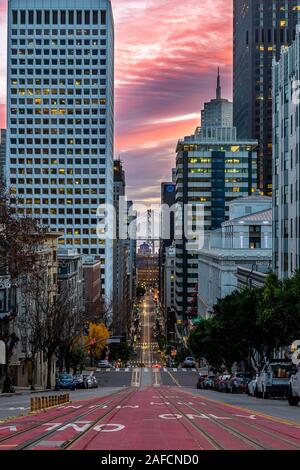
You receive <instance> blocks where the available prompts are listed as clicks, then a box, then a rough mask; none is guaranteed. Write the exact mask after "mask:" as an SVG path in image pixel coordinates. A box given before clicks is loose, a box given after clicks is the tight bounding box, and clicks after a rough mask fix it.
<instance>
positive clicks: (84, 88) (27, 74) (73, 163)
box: [6, 0, 114, 299]
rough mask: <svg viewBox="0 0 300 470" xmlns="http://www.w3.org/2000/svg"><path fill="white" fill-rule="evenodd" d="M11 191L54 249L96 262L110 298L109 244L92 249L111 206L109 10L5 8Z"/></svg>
mask: <svg viewBox="0 0 300 470" xmlns="http://www.w3.org/2000/svg"><path fill="white" fill-rule="evenodd" d="M7 84H8V88H7V157H6V158H7V168H8V184H9V186H11V187H13V188H15V192H16V194H17V197H18V199H19V206H20V212H21V213H24V214H28V215H33V216H37V217H39V218H40V219H41V220H42V222H43V223H44V224H45V225H46V226H49V227H51V228H52V229H54V230H59V231H64V235H63V236H62V237H61V239H60V241H59V243H60V245H63V246H68V245H70V244H72V245H74V246H75V248H77V249H78V250H79V251H80V252H81V253H82V254H85V255H95V256H100V257H101V260H102V285H103V293H104V295H105V298H107V299H110V298H112V290H113V273H112V262H111V260H112V241H111V240H105V242H104V241H103V240H99V238H98V236H97V224H98V222H99V224H100V227H99V233H100V232H101V231H102V232H103V233H104V230H105V229H104V223H103V222H102V220H98V218H97V208H98V206H99V205H100V204H105V203H106V204H112V203H113V137H114V136H113V134H114V132H113V129H114V92H113V88H114V23H113V16H112V9H111V3H110V0H70V1H68V2H53V1H52V0H41V1H40V2H38V4H37V2H36V1H35V0H10V1H9V9H8V73H7Z"/></svg>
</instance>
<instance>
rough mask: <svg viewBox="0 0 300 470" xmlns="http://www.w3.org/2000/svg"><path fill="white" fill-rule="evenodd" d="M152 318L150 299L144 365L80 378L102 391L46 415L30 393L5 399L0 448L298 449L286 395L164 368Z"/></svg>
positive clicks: (188, 367) (299, 413)
mask: <svg viewBox="0 0 300 470" xmlns="http://www.w3.org/2000/svg"><path fill="white" fill-rule="evenodd" d="M153 319H154V302H153V299H152V298H151V297H148V298H146V300H145V302H144V304H143V311H142V315H141V327H142V341H141V345H142V346H143V347H140V348H139V351H138V356H137V360H138V362H140V365H142V367H141V366H140V367H135V366H132V365H130V364H129V365H128V367H122V368H113V367H112V364H105V366H107V365H108V366H109V367H101V365H100V364H99V367H97V369H96V370H95V371H94V372H93V373H91V372H88V373H87V374H86V373H83V374H82V375H83V376H85V375H88V376H90V375H91V376H94V377H95V379H96V380H97V383H98V388H90V387H89V388H86V387H85V386H82V387H81V388H76V389H75V390H74V391H72V390H71V391H70V400H71V401H70V403H66V404H63V405H60V406H58V407H54V408H50V409H49V410H46V411H44V412H42V413H40V412H38V413H31V414H29V398H30V396H32V395H30V394H24V395H20V396H14V397H9V396H6V397H1V399H0V417H1V418H2V421H1V422H0V448H1V449H2V450H6V449H35V450H39V449H47V450H55V449H66V450H67V449H97V450H101V449H105V450H114V449H118V450H130V449H132V448H134V449H136V450H138V449H143V450H159V449H162V450H177V449H182V450H201V449H202V450H217V449H218V450H222V449H234V450H247V449H248V450H263V449H286V450H288V449H290V450H294V449H295V450H300V407H291V406H289V405H288V402H287V401H286V400H285V399H284V398H283V397H281V398H280V397H278V398H276V399H275V398H272V397H271V396H270V398H269V399H268V400H266V399H265V400H263V399H258V398H256V397H254V396H248V395H247V393H245V392H248V393H250V391H249V390H248V387H249V386H250V384H251V382H252V381H251V380H250V379H251V378H252V377H250V376H249V375H248V374H238V373H237V374H232V375H231V376H229V375H224V374H223V375H221V376H218V377H217V376H212V375H207V376H206V374H205V373H204V372H203V371H199V370H198V369H196V368H195V367H193V366H194V364H193V361H192V358H190V359H187V360H186V363H185V364H184V363H183V364H182V366H185V367H181V366H178V367H176V368H175V367H172V368H169V367H166V366H165V365H163V364H159V358H158V355H157V352H156V351H157V347H156V344H155V343H156V341H155V338H154V337H153V329H152V328H151V326H152V324H153ZM103 366H104V364H103ZM283 369H284V368H283ZM278 370H279V369H278ZM284 370H285V369H284ZM278 375H283V372H280V373H278ZM79 377H80V378H81V376H78V378H79ZM71 379H72V383H73V382H74V377H70V380H71ZM76 380H77V379H76ZM86 380H87V379H85V378H84V381H86ZM61 384H62V386H61V392H54V393H63V390H64V389H63V386H64V387H67V386H68V383H67V382H66V383H65V384H63V381H61ZM77 386H80V382H79V381H78V383H77ZM221 392H223V393H221ZM226 392H227V393H226ZM49 393H51V394H53V392H49ZM38 395H40V394H36V396H38ZM18 415H23V416H19V417H17V416H18ZM8 416H14V417H13V418H11V419H5V418H7V417H8Z"/></svg>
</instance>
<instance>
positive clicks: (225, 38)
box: [0, 0, 232, 200]
mask: <svg viewBox="0 0 300 470" xmlns="http://www.w3.org/2000/svg"><path fill="white" fill-rule="evenodd" d="M111 1H112V5H113V10H114V17H115V31H116V57H115V64H116V75H115V79H116V96H115V97H116V155H118V154H120V153H121V158H122V159H123V160H124V161H125V168H126V170H127V181H128V189H129V196H130V197H135V198H142V197H144V198H146V199H147V200H148V199H149V198H150V199H151V197H153V198H155V197H157V196H158V194H159V191H160V180H161V177H162V176H165V177H166V178H168V177H169V175H170V172H171V168H172V167H173V166H174V163H175V147H176V141H177V139H178V138H181V137H183V136H184V135H186V134H191V133H192V132H193V131H194V128H195V126H196V125H197V124H198V122H199V119H194V118H191V119H190V120H187V119H186V118H185V119H184V120H182V121H178V122H176V121H175V122H174V118H176V117H177V116H186V115H195V113H198V114H199V118H200V109H201V107H202V105H203V102H204V101H206V100H209V99H210V98H211V97H212V96H213V95H214V93H215V77H216V69H217V67H218V66H220V67H221V70H222V82H223V90H224V96H226V97H228V98H230V97H231V93H232V92H231V76H232V70H231V68H232V5H231V3H232V2H228V0H184V1H182V0H111ZM5 23H6V1H4V0H0V37H1V44H5V41H6V24H5ZM0 54H1V51H0ZM4 54H5V47H3V48H2V56H1V61H0V64H1V63H2V64H5V55H4ZM4 76H5V68H4V65H3V66H1V65H0V103H1V104H0V125H2V126H3V125H4V124H5V118H4V116H5V112H4V105H3V104H2V103H3V101H4V98H5V86H4V83H5V80H4ZM172 120H173V121H172ZM145 170H146V171H145ZM146 174H147V176H143V175H146ZM144 185H146V187H147V188H149V191H148V193H147V195H146V193H145V190H144V189H143V190H141V189H139V188H140V186H142V187H143V188H144ZM155 188H157V189H156V190H155ZM151 195H152V196H151ZM146 196H147V197H146Z"/></svg>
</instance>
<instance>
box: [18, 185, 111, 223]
mask: <svg viewBox="0 0 300 470" xmlns="http://www.w3.org/2000/svg"><path fill="white" fill-rule="evenodd" d="M47 194H58V192H57V191H56V190H55V189H51V192H49V193H47ZM33 201H34V200H33V199H32V198H27V199H22V198H18V204H25V205H32V204H33ZM37 204H38V205H39V203H37ZM60 204H61V205H63V206H65V205H70V206H74V205H75V206H81V205H88V206H99V205H100V204H105V199H89V198H80V199H73V198H67V199H59V200H58V204H54V205H55V206H57V205H60ZM53 210H54V211H56V208H54V209H53ZM95 210H96V209H95ZM46 211H47V212H45V213H48V212H49V211H48V209H46ZM55 213H56V212H55ZM78 223H80V222H78Z"/></svg>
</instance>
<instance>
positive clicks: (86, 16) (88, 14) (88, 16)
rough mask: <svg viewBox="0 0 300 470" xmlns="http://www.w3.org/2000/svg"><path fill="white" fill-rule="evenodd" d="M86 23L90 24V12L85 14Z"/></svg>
mask: <svg viewBox="0 0 300 470" xmlns="http://www.w3.org/2000/svg"><path fill="white" fill-rule="evenodd" d="M84 23H85V24H90V12H89V11H88V10H86V11H85V12H84Z"/></svg>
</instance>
